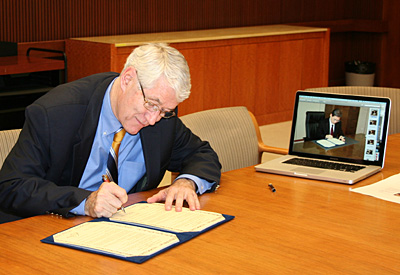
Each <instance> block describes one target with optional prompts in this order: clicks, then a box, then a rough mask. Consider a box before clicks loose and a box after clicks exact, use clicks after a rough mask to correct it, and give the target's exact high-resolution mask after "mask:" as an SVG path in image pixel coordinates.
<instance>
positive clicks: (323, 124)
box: [317, 117, 344, 139]
mask: <svg viewBox="0 0 400 275" xmlns="http://www.w3.org/2000/svg"><path fill="white" fill-rule="evenodd" d="M334 128H335V130H334V131H333V137H334V138H339V137H340V136H344V134H343V131H342V122H341V121H339V122H338V123H336V124H335V127H334ZM317 132H318V139H323V138H325V136H326V135H330V133H331V129H330V128H329V117H328V118H325V119H323V120H321V121H320V122H319V123H318V130H317Z"/></svg>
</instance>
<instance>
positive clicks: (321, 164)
mask: <svg viewBox="0 0 400 275" xmlns="http://www.w3.org/2000/svg"><path fill="white" fill-rule="evenodd" d="M283 163H287V164H295V165H301V166H308V167H315V168H322V169H330V170H338V171H344V172H352V173H354V172H357V171H358V170H361V169H363V168H365V166H360V165H352V164H344V163H338V162H332V161H321V160H314V159H303V158H292V159H289V160H287V161H284V162H283Z"/></svg>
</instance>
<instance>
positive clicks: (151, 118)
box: [146, 111, 161, 125]
mask: <svg viewBox="0 0 400 275" xmlns="http://www.w3.org/2000/svg"><path fill="white" fill-rule="evenodd" d="M146 119H147V121H148V122H149V125H154V124H155V123H156V122H157V121H159V120H160V119H161V116H160V111H157V112H150V111H148V112H147V115H146Z"/></svg>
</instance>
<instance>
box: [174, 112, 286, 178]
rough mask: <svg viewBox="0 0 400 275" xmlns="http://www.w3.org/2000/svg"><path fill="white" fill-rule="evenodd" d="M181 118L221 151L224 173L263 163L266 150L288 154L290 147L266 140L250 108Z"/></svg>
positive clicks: (198, 134) (196, 133)
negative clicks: (271, 144) (273, 143)
mask: <svg viewBox="0 0 400 275" xmlns="http://www.w3.org/2000/svg"><path fill="white" fill-rule="evenodd" d="M180 119H181V120H182V121H183V123H184V124H185V125H186V126H187V127H188V128H189V129H190V130H192V132H193V133H194V134H195V135H197V136H199V137H200V138H201V139H202V140H205V141H208V142H209V143H210V145H211V147H212V148H213V149H214V150H215V151H216V152H217V154H218V157H219V161H220V162H221V165H222V172H226V171H230V170H234V169H239V168H243V167H247V166H251V165H256V164H259V163H261V157H262V154H263V152H269V153H275V154H282V155H285V154H287V153H288V150H287V149H283V148H277V147H272V146H267V145H265V144H264V143H263V141H262V139H261V133H260V129H259V126H258V123H257V120H256V118H255V117H254V115H253V114H252V113H251V112H250V111H248V110H247V108H246V107H227V108H219V109H212V110H205V111H200V112H197V113H192V114H188V115H184V116H182V117H180ZM271 134H273V133H271Z"/></svg>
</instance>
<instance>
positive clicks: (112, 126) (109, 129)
mask: <svg viewBox="0 0 400 275" xmlns="http://www.w3.org/2000/svg"><path fill="white" fill-rule="evenodd" d="M115 79H116V78H115ZM115 79H114V80H113V81H112V82H111V83H110V85H108V87H107V90H106V93H105V95H104V99H103V106H102V108H101V116H102V124H103V125H102V127H101V129H102V132H103V134H104V135H110V134H114V133H115V132H116V131H117V130H118V129H120V128H121V127H122V124H121V122H119V120H118V119H117V118H116V117H115V115H114V113H113V111H112V109H111V100H110V93H111V88H112V85H113V84H114V81H115Z"/></svg>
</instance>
